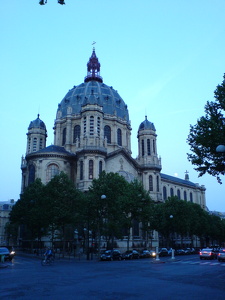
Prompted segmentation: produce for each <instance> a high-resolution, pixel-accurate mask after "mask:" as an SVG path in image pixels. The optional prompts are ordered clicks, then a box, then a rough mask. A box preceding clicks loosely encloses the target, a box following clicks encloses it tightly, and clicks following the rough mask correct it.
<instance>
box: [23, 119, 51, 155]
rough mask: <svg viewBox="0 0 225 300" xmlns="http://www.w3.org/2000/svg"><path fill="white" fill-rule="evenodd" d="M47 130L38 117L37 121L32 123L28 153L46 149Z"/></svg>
mask: <svg viewBox="0 0 225 300" xmlns="http://www.w3.org/2000/svg"><path fill="white" fill-rule="evenodd" d="M46 139H47V130H46V126H45V123H44V122H43V121H42V120H41V119H40V118H39V114H38V115H37V119H35V120H34V121H31V122H30V125H29V127H28V132H27V151H26V154H30V153H33V152H36V151H39V150H41V149H43V148H45V147H46Z"/></svg>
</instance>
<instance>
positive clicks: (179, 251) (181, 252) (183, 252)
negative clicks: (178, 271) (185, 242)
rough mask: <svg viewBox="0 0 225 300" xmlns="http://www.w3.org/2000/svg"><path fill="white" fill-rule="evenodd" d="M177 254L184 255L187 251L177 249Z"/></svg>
mask: <svg viewBox="0 0 225 300" xmlns="http://www.w3.org/2000/svg"><path fill="white" fill-rule="evenodd" d="M175 254H176V255H184V254H185V251H184V249H177V250H175Z"/></svg>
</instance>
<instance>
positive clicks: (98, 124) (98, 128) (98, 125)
mask: <svg viewBox="0 0 225 300" xmlns="http://www.w3.org/2000/svg"><path fill="white" fill-rule="evenodd" d="M100 125H101V121H100V117H98V119H97V134H98V136H100Z"/></svg>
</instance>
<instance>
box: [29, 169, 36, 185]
mask: <svg viewBox="0 0 225 300" xmlns="http://www.w3.org/2000/svg"><path fill="white" fill-rule="evenodd" d="M34 180H35V166H34V165H30V166H29V175H28V185H29V184H31V183H33V182H34Z"/></svg>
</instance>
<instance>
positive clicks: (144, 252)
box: [140, 249, 151, 258]
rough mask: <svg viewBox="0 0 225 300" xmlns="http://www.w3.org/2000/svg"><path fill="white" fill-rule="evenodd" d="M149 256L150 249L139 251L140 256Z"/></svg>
mask: <svg viewBox="0 0 225 300" xmlns="http://www.w3.org/2000/svg"><path fill="white" fill-rule="evenodd" d="M149 257H151V253H150V251H148V250H147V249H144V250H141V251H140V258H149Z"/></svg>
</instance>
